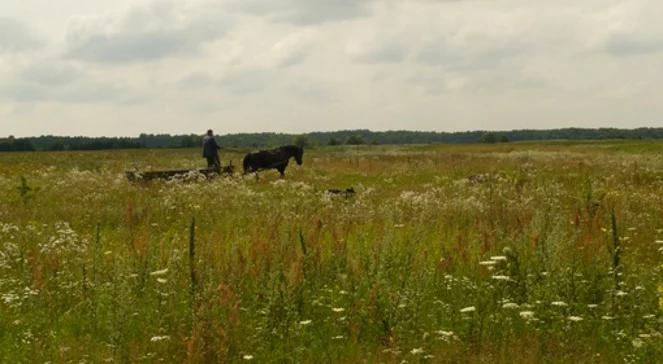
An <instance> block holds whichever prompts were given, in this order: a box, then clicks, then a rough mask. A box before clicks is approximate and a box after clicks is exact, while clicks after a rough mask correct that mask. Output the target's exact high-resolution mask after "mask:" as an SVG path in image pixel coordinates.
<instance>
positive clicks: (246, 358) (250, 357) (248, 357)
mask: <svg viewBox="0 0 663 364" xmlns="http://www.w3.org/2000/svg"><path fill="white" fill-rule="evenodd" d="M242 359H244V360H253V355H244V356H243V357H242Z"/></svg>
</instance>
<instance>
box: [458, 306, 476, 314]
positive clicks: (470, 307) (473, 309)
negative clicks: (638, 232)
mask: <svg viewBox="0 0 663 364" xmlns="http://www.w3.org/2000/svg"><path fill="white" fill-rule="evenodd" d="M476 310H477V309H476V307H474V306H469V307H465V308H463V309H461V310H460V312H461V313H470V312H474V311H476Z"/></svg>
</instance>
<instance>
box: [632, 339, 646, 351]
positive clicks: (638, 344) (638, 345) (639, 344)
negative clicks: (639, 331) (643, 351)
mask: <svg viewBox="0 0 663 364" xmlns="http://www.w3.org/2000/svg"><path fill="white" fill-rule="evenodd" d="M631 344H632V345H633V347H634V348H636V349H640V348H641V347H643V346H644V345H645V342H644V341H642V339H640V338H635V339H633V340H632V341H631Z"/></svg>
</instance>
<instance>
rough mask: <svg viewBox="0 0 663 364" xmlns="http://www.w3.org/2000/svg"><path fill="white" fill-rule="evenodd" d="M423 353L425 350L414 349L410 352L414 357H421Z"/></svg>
mask: <svg viewBox="0 0 663 364" xmlns="http://www.w3.org/2000/svg"><path fill="white" fill-rule="evenodd" d="M423 353H424V349H423V348H414V349H412V350H410V354H412V355H421V354H423Z"/></svg>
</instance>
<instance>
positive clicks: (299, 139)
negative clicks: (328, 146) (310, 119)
mask: <svg viewBox="0 0 663 364" xmlns="http://www.w3.org/2000/svg"><path fill="white" fill-rule="evenodd" d="M293 143H294V144H295V145H296V146H298V147H302V148H304V147H308V146H309V145H310V143H309V140H308V137H307V136H306V135H297V136H296V137H295V139H294V141H293Z"/></svg>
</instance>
